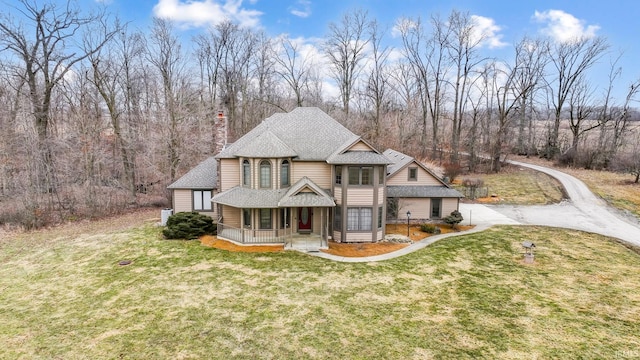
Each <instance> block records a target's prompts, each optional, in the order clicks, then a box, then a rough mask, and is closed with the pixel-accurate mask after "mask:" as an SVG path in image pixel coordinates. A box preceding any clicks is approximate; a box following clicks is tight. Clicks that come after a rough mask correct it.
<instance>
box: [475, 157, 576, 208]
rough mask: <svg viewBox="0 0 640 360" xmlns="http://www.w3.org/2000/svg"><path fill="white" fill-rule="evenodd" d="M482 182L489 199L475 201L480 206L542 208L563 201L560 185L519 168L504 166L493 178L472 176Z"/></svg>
mask: <svg viewBox="0 0 640 360" xmlns="http://www.w3.org/2000/svg"><path fill="white" fill-rule="evenodd" d="M466 177H477V178H481V179H482V180H484V186H486V187H488V188H489V190H488V192H489V194H488V195H489V196H488V197H486V198H480V199H478V202H481V203H501V204H514V205H544V204H553V203H558V202H560V201H561V200H562V199H563V198H564V194H563V189H562V185H561V184H560V183H559V182H558V181H557V180H555V179H554V178H552V177H551V176H549V175H546V174H543V173H540V172H537V171H535V170H530V169H527V168H521V167H519V166H505V167H504V168H503V171H502V172H500V173H497V174H472V175H467V176H466Z"/></svg>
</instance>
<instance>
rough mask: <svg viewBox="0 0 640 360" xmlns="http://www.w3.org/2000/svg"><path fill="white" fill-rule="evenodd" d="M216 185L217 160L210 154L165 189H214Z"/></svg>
mask: <svg viewBox="0 0 640 360" xmlns="http://www.w3.org/2000/svg"><path fill="white" fill-rule="evenodd" d="M217 187H218V162H217V160H216V158H215V157H213V156H211V157H209V158H207V159H205V160H204V161H202V162H201V163H200V164H198V165H196V167H194V168H193V169H191V170H189V172H188V173H186V174H184V175H183V176H181V177H180V178H179V179H178V180H176V181H175V182H174V183H173V184H171V185H169V186H167V189H216V188H217Z"/></svg>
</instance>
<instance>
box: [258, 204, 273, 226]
mask: <svg viewBox="0 0 640 360" xmlns="http://www.w3.org/2000/svg"><path fill="white" fill-rule="evenodd" d="M260 229H271V209H260Z"/></svg>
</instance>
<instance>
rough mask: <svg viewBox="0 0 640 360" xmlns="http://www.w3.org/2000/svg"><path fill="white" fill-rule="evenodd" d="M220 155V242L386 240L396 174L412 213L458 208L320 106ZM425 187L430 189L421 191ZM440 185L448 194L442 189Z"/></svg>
mask: <svg viewBox="0 0 640 360" xmlns="http://www.w3.org/2000/svg"><path fill="white" fill-rule="evenodd" d="M390 151H391V150H390ZM394 154H399V153H394ZM388 155H391V156H388ZM402 155H404V154H402ZM404 156H405V157H406V158H407V159H409V157H408V156H406V155H404ZM215 158H216V159H217V160H218V164H217V165H218V186H217V191H218V193H217V194H215V195H214V196H213V198H212V199H211V202H213V204H214V205H213V206H214V207H215V213H216V214H217V220H218V237H220V238H223V239H227V240H231V241H235V242H238V243H243V244H264V243H285V244H286V243H287V242H288V241H289V240H290V239H292V238H296V237H301V236H302V237H309V238H314V239H318V240H319V241H320V243H321V244H322V246H326V244H327V240H328V239H330V238H332V239H334V240H335V241H340V242H376V241H379V240H382V239H383V238H384V233H385V224H386V219H387V197H388V194H387V192H388V187H387V184H386V183H387V181H388V180H387V179H391V181H393V182H397V181H396V180H394V179H395V177H396V176H398V174H399V173H402V174H404V171H406V172H408V173H409V175H407V176H408V178H407V181H409V182H410V183H409V184H401V182H398V185H396V187H394V188H393V190H392V191H393V192H395V195H397V197H401V196H402V194H403V193H406V194H407V195H410V196H411V201H404V202H403V203H402V204H404V206H405V208H409V207H411V208H412V209H416V210H412V211H416V215H418V214H421V212H420V210H418V208H419V207H420V206H429V207H430V209H429V210H424V211H422V213H424V214H425V215H424V217H425V219H427V218H428V216H427V215H429V214H431V215H434V214H436V213H435V210H434V207H435V204H436V203H437V200H436V201H431V200H430V199H428V202H425V200H424V199H425V196H426V195H429V194H436V195H439V196H441V197H440V198H439V199H441V198H446V199H449V198H451V199H455V201H450V200H440V201H441V204H443V203H445V205H441V207H440V208H438V209H439V211H440V212H442V210H443V209H447V210H448V208H449V207H452V206H453V205H454V204H455V208H457V204H458V199H459V197H461V195H460V194H459V193H458V192H456V191H455V190H453V189H450V188H449V187H448V186H447V185H446V184H444V183H443V182H442V181H440V180H439V179H438V178H437V176H435V175H434V174H433V173H431V172H430V171H429V170H428V169H426V168H425V167H424V166H422V165H419V162H417V161H415V160H414V159H413V158H411V162H406V161H404V159H405V158H403V160H402V161H400V160H399V159H397V156H396V157H395V158H394V156H393V154H391V153H389V154H387V155H385V154H383V153H381V152H379V151H378V150H376V149H374V148H373V147H372V146H371V145H370V144H368V143H367V142H366V141H365V140H363V139H362V138H361V137H360V136H358V135H356V134H354V133H352V132H351V131H349V130H348V129H347V128H345V127H344V126H342V125H341V124H340V123H338V122H337V121H336V120H334V119H333V118H331V117H330V116H329V115H327V114H326V113H324V112H323V111H321V110H320V109H318V108H297V109H295V110H293V111H291V112H289V113H277V114H274V115H273V116H271V117H269V118H267V119H265V120H263V121H262V122H261V123H260V124H259V125H258V126H256V127H255V128H254V129H252V130H251V131H249V132H248V133H247V134H245V135H244V136H242V137H241V138H239V139H238V140H237V141H236V142H234V143H233V144H229V145H228V146H226V147H225V148H224V149H223V150H222V151H221V152H220V153H218V154H217V155H216V156H215ZM416 167H417V169H416ZM389 169H391V170H392V172H391V173H389ZM198 174H199V173H198V172H196V175H198ZM412 174H413V175H412ZM187 175H189V174H187ZM187 175H185V176H187ZM403 176H404V175H403ZM412 176H415V177H416V179H415V181H413V179H412V178H411V177H412ZM191 177H192V178H199V176H194V175H193V174H192V175H191ZM176 183H179V184H178V185H180V186H179V187H180V189H178V188H177V187H176V185H173V189H174V192H175V191H178V190H184V189H185V188H188V182H183V181H181V179H179V180H178V181H176ZM416 186H417V187H418V188H416ZM421 186H426V187H429V189H426V188H422V189H419V188H420V187H421ZM436 187H437V188H443V189H446V190H443V191H440V192H437V191H435V188H436ZM196 191H197V190H196ZM193 194H194V195H193V196H196V195H198V194H199V193H193ZM183 196H184V197H185V198H186V195H183ZM196 197H197V196H196ZM174 198H176V197H175V196H174ZM395 198H396V197H394V199H395ZM192 204H194V202H192ZM197 204H200V201H199V200H197ZM175 210H176V212H179V211H191V210H192V209H189V208H188V204H187V202H186V201H184V208H177V207H176V209H175ZM396 210H397V208H396ZM396 215H397V214H396ZM437 215H438V216H433V217H436V218H437V217H439V214H437Z"/></svg>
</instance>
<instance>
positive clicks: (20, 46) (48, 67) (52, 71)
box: [0, 0, 115, 192]
mask: <svg viewBox="0 0 640 360" xmlns="http://www.w3.org/2000/svg"><path fill="white" fill-rule="evenodd" d="M14 9H15V10H16V11H17V12H18V13H19V14H21V15H22V18H16V17H14V16H12V15H10V14H3V15H2V20H1V21H0V45H1V46H2V48H3V49H4V50H5V51H9V52H10V53H11V54H12V55H11V56H13V58H14V59H16V60H17V61H19V62H20V65H21V69H22V71H21V74H22V76H23V77H24V80H25V83H26V84H27V86H28V88H29V100H30V103H31V107H32V112H33V119H34V125H35V129H36V133H37V135H38V136H37V139H38V142H37V144H35V145H36V148H37V149H38V150H39V152H40V159H41V166H42V168H41V169H40V170H39V173H40V175H39V176H38V178H39V179H41V181H40V182H39V183H38V184H36V185H37V186H39V187H40V191H48V192H53V191H55V190H56V186H57V185H56V182H55V171H54V158H53V157H52V150H51V147H50V140H51V139H50V135H51V134H50V125H51V118H50V108H51V99H52V94H53V90H54V89H55V88H56V87H57V86H58V85H59V84H60V83H61V82H62V81H63V79H64V78H65V76H67V75H68V74H69V73H70V72H72V69H73V67H74V65H76V64H77V63H79V62H81V61H83V60H84V59H86V58H87V57H88V56H89V55H91V54H93V53H95V52H97V51H98V50H99V49H100V48H101V47H102V46H103V45H104V44H105V43H106V42H107V41H109V40H110V39H111V38H112V37H113V35H114V33H115V32H114V31H113V30H108V29H107V28H106V27H94V26H93V25H96V24H102V23H103V21H104V19H105V14H104V13H98V14H91V15H84V14H82V13H81V12H80V10H79V9H78V8H77V7H76V6H75V3H73V2H72V1H70V0H69V1H67V2H66V4H65V5H64V8H63V9H60V8H59V6H58V5H57V4H56V3H54V2H46V3H44V4H42V5H39V4H37V3H36V2H31V1H28V0H19V8H18V7H16V8H14ZM25 24H26V25H28V27H27V26H25ZM96 28H98V29H99V30H100V31H101V33H100V41H96V42H95V44H94V46H93V47H92V48H89V49H84V51H83V50H82V49H81V48H79V47H78V46H77V44H76V43H74V41H75V40H76V37H75V35H76V34H77V33H78V32H81V31H85V30H93V31H96V30H97V29H96Z"/></svg>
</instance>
